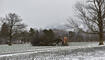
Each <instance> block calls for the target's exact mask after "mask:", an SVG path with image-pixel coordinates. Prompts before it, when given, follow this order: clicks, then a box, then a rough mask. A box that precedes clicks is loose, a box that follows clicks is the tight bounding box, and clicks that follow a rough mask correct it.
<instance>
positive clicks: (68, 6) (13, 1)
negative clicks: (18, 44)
mask: <svg viewBox="0 0 105 60" xmlns="http://www.w3.org/2000/svg"><path fill="white" fill-rule="evenodd" d="M78 1H79V0H0V16H4V15H5V14H8V13H9V12H13V13H14V12H15V13H16V14H18V15H19V16H21V18H22V19H23V22H24V23H25V24H27V25H28V26H29V27H40V28H45V27H47V26H49V25H55V24H64V23H67V21H66V19H67V18H68V17H69V16H72V15H73V9H72V8H73V7H74V5H75V3H76V2H78Z"/></svg>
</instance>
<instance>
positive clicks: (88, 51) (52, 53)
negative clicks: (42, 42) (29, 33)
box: [0, 44, 105, 60]
mask: <svg viewBox="0 0 105 60" xmlns="http://www.w3.org/2000/svg"><path fill="white" fill-rule="evenodd" d="M16 46H17V45H16ZM16 46H15V45H14V46H11V47H7V46H5V47H7V48H8V49H9V51H7V50H4V51H2V50H3V49H1V50H0V60H105V46H98V45H95V44H93V45H86V46H85V45H83V46H64V47H60V46H56V47H54V46H49V47H48V46H45V47H41V46H39V47H31V46H29V45H24V47H26V48H23V47H18V48H16ZM20 46H21V45H20ZM22 46H23V45H22ZM14 47H15V48H16V49H17V50H16V49H14ZM11 48H12V49H11ZM20 49H23V50H20Z"/></svg>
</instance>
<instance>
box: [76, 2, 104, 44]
mask: <svg viewBox="0 0 105 60" xmlns="http://www.w3.org/2000/svg"><path fill="white" fill-rule="evenodd" d="M86 2H87V3H85V4H82V3H77V4H76V6H75V8H76V12H77V16H76V17H78V18H79V19H80V20H81V21H82V24H83V26H85V27H87V28H88V29H89V30H90V31H91V32H95V33H98V34H99V45H103V44H104V43H103V41H104V39H103V30H104V25H105V0H87V1H86ZM74 22H76V21H74Z"/></svg>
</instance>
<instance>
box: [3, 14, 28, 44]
mask: <svg viewBox="0 0 105 60" xmlns="http://www.w3.org/2000/svg"><path fill="white" fill-rule="evenodd" d="M21 22H22V19H21V18H20V17H19V16H18V15H17V14H15V13H9V14H8V15H7V16H6V17H5V23H6V24H8V27H9V45H12V38H13V35H14V34H15V32H17V31H20V30H23V29H24V28H25V27H26V25H25V24H23V23H21Z"/></svg>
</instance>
